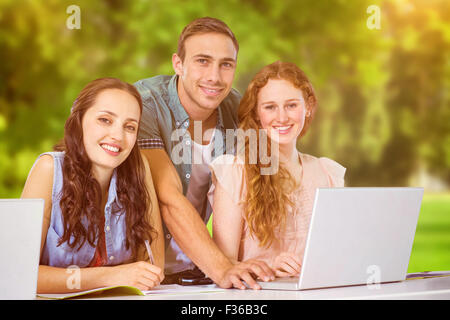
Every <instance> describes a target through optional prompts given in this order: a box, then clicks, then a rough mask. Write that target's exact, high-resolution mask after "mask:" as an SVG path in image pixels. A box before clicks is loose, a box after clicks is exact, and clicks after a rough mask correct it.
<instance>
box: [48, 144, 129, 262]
mask: <svg viewBox="0 0 450 320" xmlns="http://www.w3.org/2000/svg"><path fill="white" fill-rule="evenodd" d="M43 154H48V155H51V156H52V157H53V163H54V171H53V189H52V211H51V219H50V225H49V227H48V230H47V238H46V241H45V245H44V248H43V249H44V250H43V252H42V257H41V262H40V263H41V264H43V265H49V266H53V267H60V268H67V267H69V266H78V267H80V268H83V267H87V266H88V265H89V264H90V262H91V260H92V258H93V257H94V253H95V250H96V247H92V246H91V245H90V244H89V243H88V241H85V242H84V244H83V246H82V247H81V248H80V249H79V250H77V249H78V247H79V245H76V246H75V248H74V249H72V248H70V247H69V246H68V244H67V242H64V243H62V244H61V245H60V246H58V242H59V239H60V238H61V237H62V235H63V233H64V224H63V216H62V212H61V208H60V206H59V201H60V200H61V191H62V186H63V171H62V165H63V162H64V152H47V153H43ZM116 180H117V174H116V170H114V173H113V175H112V177H111V182H110V184H109V192H108V200H107V202H106V206H105V227H104V228H105V229H104V230H105V243H106V254H107V259H108V260H107V264H106V265H118V264H122V263H127V262H130V261H131V259H132V254H131V250H130V249H129V250H126V248H125V240H126V222H125V214H124V213H125V212H124V211H123V209H122V208H121V205H120V203H119V201H118V199H117V193H116ZM82 224H83V226H84V227H85V228H86V229H87V227H88V221H87V219H86V217H84V218H83V220H82ZM72 240H73V237H71V242H72ZM97 242H98V237H97V238H96V239H95V246H96V245H97Z"/></svg>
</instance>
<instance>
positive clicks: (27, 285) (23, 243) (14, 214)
mask: <svg viewBox="0 0 450 320" xmlns="http://www.w3.org/2000/svg"><path fill="white" fill-rule="evenodd" d="M43 216H44V200H43V199H0V300H7V299H20V300H22V299H35V298H36V288H37V277H38V268H39V256H40V249H41V232H42V219H43Z"/></svg>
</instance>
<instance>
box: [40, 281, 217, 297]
mask: <svg viewBox="0 0 450 320" xmlns="http://www.w3.org/2000/svg"><path fill="white" fill-rule="evenodd" d="M225 290H226V289H221V288H219V287H217V286H216V285H215V284H209V285H198V286H180V285H178V284H167V285H159V286H157V287H155V288H153V289H152V290H148V291H142V290H139V289H138V288H136V287H131V286H112V287H104V288H96V289H92V290H86V291H80V292H71V293H42V294H40V293H38V294H37V296H38V297H40V298H47V299H71V298H78V297H82V296H86V297H85V298H89V297H90V298H95V297H108V296H116V297H117V296H128V295H138V296H147V295H157V294H193V293H211V292H224V291H225Z"/></svg>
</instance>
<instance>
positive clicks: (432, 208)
mask: <svg viewBox="0 0 450 320" xmlns="http://www.w3.org/2000/svg"><path fill="white" fill-rule="evenodd" d="M211 221H212V219H210V220H209V223H208V230H209V232H210V234H212V231H211V230H212V224H211ZM443 270H450V193H441V194H429V193H428V194H425V195H424V198H423V201H422V207H421V210H420V215H419V221H418V223H417V229H416V235H415V238H414V244H413V248H412V252H411V259H410V261H409V266H408V273H412V272H422V271H443Z"/></svg>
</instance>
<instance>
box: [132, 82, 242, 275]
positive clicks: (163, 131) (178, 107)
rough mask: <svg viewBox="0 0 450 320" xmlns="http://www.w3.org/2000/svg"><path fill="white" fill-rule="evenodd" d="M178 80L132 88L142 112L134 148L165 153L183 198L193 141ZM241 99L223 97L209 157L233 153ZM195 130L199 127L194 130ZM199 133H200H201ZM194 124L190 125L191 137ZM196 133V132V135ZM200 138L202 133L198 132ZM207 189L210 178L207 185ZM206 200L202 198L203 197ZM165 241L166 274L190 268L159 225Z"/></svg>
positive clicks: (233, 94) (233, 95)
mask: <svg viewBox="0 0 450 320" xmlns="http://www.w3.org/2000/svg"><path fill="white" fill-rule="evenodd" d="M177 81H178V76H177V75H173V76H167V75H158V76H155V77H152V78H147V79H143V80H139V81H137V82H136V83H135V84H134V86H135V87H136V88H137V89H138V91H139V93H140V94H141V96H142V102H143V111H142V117H141V122H140V128H139V133H138V145H139V148H141V149H155V148H158V149H165V150H166V152H167V154H168V155H169V157H170V158H171V160H172V163H173V165H174V167H175V169H176V170H177V173H178V176H179V177H180V180H181V184H182V187H183V194H184V195H185V196H186V194H187V190H188V187H189V182H190V179H191V173H192V149H191V145H192V143H193V139H192V137H191V135H190V133H189V131H188V128H189V125H190V120H189V115H188V114H187V112H186V110H185V109H184V107H183V105H182V104H181V102H180V98H179V96H178V90H177ZM240 99H241V95H240V93H239V92H238V91H237V90H235V89H231V91H230V93H229V94H228V96H227V97H225V99H224V100H223V101H222V102H221V103H220V105H219V107H218V108H217V110H218V114H217V115H218V117H217V125H216V127H215V132H214V136H213V141H212V143H213V144H214V149H213V151H212V154H211V157H212V159H215V158H216V157H218V156H220V155H222V154H224V153H226V154H234V153H235V143H236V138H235V130H234V129H236V128H237V126H238V121H237V109H238V106H239V102H240ZM197 128H199V127H197ZM202 130H203V129H202ZM195 132H196V124H195V123H194V135H195ZM197 132H198V131H197ZM199 133H200V134H202V132H199ZM209 185H211V178H210V181H209ZM205 198H206V195H205ZM211 213H212V208H211V205H210V204H209V202H208V201H207V208H206V214H205V216H202V217H201V218H202V220H203V221H204V222H205V224H206V223H207V222H208V220H209V218H210V216H211ZM163 228H164V234H165V239H166V272H167V273H169V274H170V273H173V272H180V271H183V270H187V269H189V268H192V267H193V264H192V263H191V262H190V260H189V259H188V258H187V257H186V256H185V255H184V254H183V253H182V252H181V250H179V249H178V248H177V246H176V245H172V246H175V251H177V252H174V253H172V254H171V253H170V252H171V250H172V248H171V247H170V242H171V241H172V236H171V235H170V233H169V231H168V230H167V228H166V226H165V225H163ZM171 256H177V258H176V259H177V260H178V261H179V262H180V263H179V266H177V267H175V268H172V267H170V265H171V263H170V260H171V259H170V257H171Z"/></svg>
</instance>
